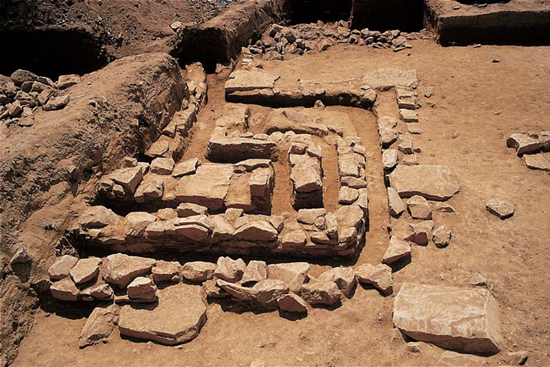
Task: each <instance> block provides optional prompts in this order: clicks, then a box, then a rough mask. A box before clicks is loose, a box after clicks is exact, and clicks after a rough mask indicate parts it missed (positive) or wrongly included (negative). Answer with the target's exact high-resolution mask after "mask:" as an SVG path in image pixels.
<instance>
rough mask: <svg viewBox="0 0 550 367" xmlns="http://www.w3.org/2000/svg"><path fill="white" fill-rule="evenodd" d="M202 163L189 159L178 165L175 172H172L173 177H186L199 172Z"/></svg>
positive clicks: (195, 159)
mask: <svg viewBox="0 0 550 367" xmlns="http://www.w3.org/2000/svg"><path fill="white" fill-rule="evenodd" d="M199 164H200V161H199V160H198V159H197V158H193V159H188V160H186V161H182V162H178V163H176V165H175V167H174V170H173V171H172V176H174V177H182V176H186V175H191V174H193V173H195V172H196V171H197V167H198V166H199Z"/></svg>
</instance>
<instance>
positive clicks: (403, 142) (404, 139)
mask: <svg viewBox="0 0 550 367" xmlns="http://www.w3.org/2000/svg"><path fill="white" fill-rule="evenodd" d="M397 149H398V150H399V151H400V152H403V153H404V154H414V143H413V138H412V136H411V134H401V135H399V145H398V146H397Z"/></svg>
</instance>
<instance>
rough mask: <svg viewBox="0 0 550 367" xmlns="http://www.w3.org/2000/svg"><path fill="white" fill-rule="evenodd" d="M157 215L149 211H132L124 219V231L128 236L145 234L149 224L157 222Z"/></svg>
mask: <svg viewBox="0 0 550 367" xmlns="http://www.w3.org/2000/svg"><path fill="white" fill-rule="evenodd" d="M156 220H157V217H156V216H154V215H153V214H149V213H147V212H132V213H130V214H128V215H127V216H126V218H125V221H124V233H125V234H126V236H127V237H141V236H143V235H144V234H145V230H146V229H147V226H149V225H150V224H151V223H153V222H155V221H156Z"/></svg>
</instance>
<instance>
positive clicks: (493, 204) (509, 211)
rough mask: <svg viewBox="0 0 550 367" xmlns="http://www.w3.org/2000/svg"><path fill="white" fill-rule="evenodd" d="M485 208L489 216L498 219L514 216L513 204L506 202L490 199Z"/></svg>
mask: <svg viewBox="0 0 550 367" xmlns="http://www.w3.org/2000/svg"><path fill="white" fill-rule="evenodd" d="M485 208H486V209H487V211H488V212H489V213H491V214H494V215H496V216H497V217H499V218H500V219H506V218H510V217H511V216H512V215H514V212H515V208H514V204H512V203H511V202H509V201H506V200H500V199H491V200H489V201H487V203H485Z"/></svg>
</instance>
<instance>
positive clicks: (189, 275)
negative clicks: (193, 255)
mask: <svg viewBox="0 0 550 367" xmlns="http://www.w3.org/2000/svg"><path fill="white" fill-rule="evenodd" d="M218 261H219V260H218ZM216 267H217V265H216V264H214V263H210V262H206V261H190V262H186V263H185V264H184V265H183V267H182V269H181V275H182V276H183V277H184V278H185V279H187V280H189V281H192V282H204V281H206V280H209V279H212V278H213V277H214V272H215V271H216Z"/></svg>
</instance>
